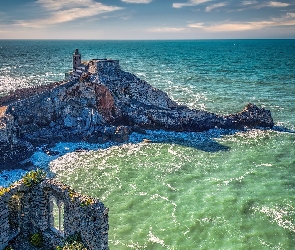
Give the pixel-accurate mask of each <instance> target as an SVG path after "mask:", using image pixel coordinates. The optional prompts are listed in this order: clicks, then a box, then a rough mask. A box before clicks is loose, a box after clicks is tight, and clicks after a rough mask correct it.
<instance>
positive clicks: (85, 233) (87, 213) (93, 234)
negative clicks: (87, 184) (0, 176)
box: [0, 179, 108, 250]
mask: <svg viewBox="0 0 295 250" xmlns="http://www.w3.org/2000/svg"><path fill="white" fill-rule="evenodd" d="M53 199H54V200H55V201H56V203H57V206H58V211H59V212H62V215H63V220H62V224H63V225H62V227H61V228H59V227H60V223H59V226H58V227H57V228H56V225H55V224H54V217H53ZM61 210H63V211H61ZM55 219H56V218H55ZM59 219H60V220H61V219H62V216H60V217H59ZM59 229H60V230H59ZM37 232H42V235H43V237H44V241H45V245H46V246H48V248H49V249H50V248H55V247H56V246H58V245H61V243H62V240H63V239H65V238H67V237H68V236H71V235H73V234H74V233H80V234H81V238H82V241H83V243H84V244H85V246H86V247H87V249H93V250H94V249H95V250H98V249H108V209H107V208H105V207H104V204H103V203H101V202H100V201H98V200H97V199H94V198H91V197H87V196H83V195H80V194H78V193H76V192H75V191H74V190H73V189H71V188H70V187H69V186H66V185H64V184H62V183H60V182H57V181H55V180H52V179H45V180H44V181H42V182H41V183H40V184H37V185H35V186H33V187H29V186H26V185H25V184H24V182H23V180H21V181H19V182H17V183H15V184H13V185H12V186H11V187H10V188H8V189H7V190H6V192H4V194H2V195H1V196H0V250H2V249H4V248H5V247H6V246H7V245H8V243H9V241H10V240H12V239H13V238H15V237H16V236H18V235H19V234H22V235H23V236H24V237H27V236H29V235H30V234H34V233H37Z"/></svg>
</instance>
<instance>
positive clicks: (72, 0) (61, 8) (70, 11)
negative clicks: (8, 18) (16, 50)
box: [17, 0, 122, 28]
mask: <svg viewBox="0 0 295 250" xmlns="http://www.w3.org/2000/svg"><path fill="white" fill-rule="evenodd" d="M37 4H39V5H41V7H42V8H43V9H45V15H47V16H48V17H46V18H43V19H35V20H30V21H24V20H20V21H17V24H18V25H20V26H23V27H32V28H43V27H45V26H47V25H54V24H58V23H64V22H69V21H73V20H76V19H79V18H84V17H91V16H95V15H99V14H102V13H106V12H112V11H116V10H120V9H122V8H120V7H116V6H107V5H103V4H101V3H98V2H95V1H93V0H62V1H59V0H38V1H37Z"/></svg>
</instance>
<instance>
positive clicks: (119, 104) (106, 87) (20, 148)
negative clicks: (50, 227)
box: [0, 59, 274, 169]
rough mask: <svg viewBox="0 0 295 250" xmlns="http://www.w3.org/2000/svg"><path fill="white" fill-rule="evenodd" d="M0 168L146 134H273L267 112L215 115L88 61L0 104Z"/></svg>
mask: <svg viewBox="0 0 295 250" xmlns="http://www.w3.org/2000/svg"><path fill="white" fill-rule="evenodd" d="M0 103H1V105H2V106H1V108H2V114H1V115H0V167H1V169H9V168H11V167H13V166H15V167H17V166H19V162H20V161H23V160H25V159H27V158H28V157H30V155H31V154H32V153H33V152H34V150H35V147H36V146H38V145H40V144H48V143H55V142H60V141H73V142H79V141H87V142H90V143H104V142H107V141H109V140H112V141H116V142H124V141H127V140H128V138H129V135H130V134H131V133H132V132H139V133H144V131H145V130H146V129H149V130H158V129H163V130H167V131H178V132H179V131H194V132H198V131H206V130H209V129H213V128H223V129H243V128H245V127H247V128H256V127H264V128H272V127H273V125H274V123H273V119H272V116H271V112H270V111H269V110H266V109H264V108H259V107H257V106H256V105H254V104H251V103H249V104H248V105H247V106H246V107H245V108H244V109H243V110H242V111H241V112H239V113H237V114H231V115H225V116H221V115H217V114H214V113H211V112H207V111H204V110H195V109H190V108H188V107H186V106H182V105H179V104H177V103H176V102H174V101H173V100H171V99H170V98H169V97H168V95H167V94H166V93H164V92H163V91H161V90H158V89H155V88H153V87H152V86H151V85H150V84H148V83H147V82H145V81H143V80H141V79H139V78H138V77H137V76H135V75H134V74H131V73H129V72H125V71H123V70H121V68H120V66H119V62H118V61H115V60H106V59H103V60H98V59H96V60H94V59H93V60H90V61H88V62H87V63H86V64H85V67H84V68H83V70H81V71H79V72H78V73H77V72H73V74H71V75H70V76H69V79H68V80H67V81H64V82H60V83H56V84H51V85H46V86H43V87H39V88H34V89H24V90H18V92H17V93H10V95H9V96H6V97H2V98H0Z"/></svg>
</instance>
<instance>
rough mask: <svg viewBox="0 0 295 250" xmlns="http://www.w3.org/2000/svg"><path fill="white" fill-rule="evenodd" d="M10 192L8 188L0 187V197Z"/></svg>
mask: <svg viewBox="0 0 295 250" xmlns="http://www.w3.org/2000/svg"><path fill="white" fill-rule="evenodd" d="M9 190H10V188H9V187H8V188H5V187H0V196H2V195H3V194H5V193H6V192H8V191H9Z"/></svg>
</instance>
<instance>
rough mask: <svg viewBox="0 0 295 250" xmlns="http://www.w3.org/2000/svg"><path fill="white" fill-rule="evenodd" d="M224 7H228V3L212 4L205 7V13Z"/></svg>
mask: <svg viewBox="0 0 295 250" xmlns="http://www.w3.org/2000/svg"><path fill="white" fill-rule="evenodd" d="M226 5H228V3H225V2H224V3H216V4H212V5H209V6H207V7H206V9H205V11H206V12H210V11H211V10H213V9H217V8H220V7H224V6H226Z"/></svg>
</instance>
